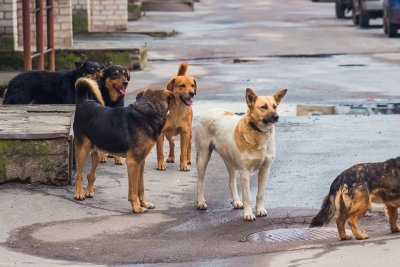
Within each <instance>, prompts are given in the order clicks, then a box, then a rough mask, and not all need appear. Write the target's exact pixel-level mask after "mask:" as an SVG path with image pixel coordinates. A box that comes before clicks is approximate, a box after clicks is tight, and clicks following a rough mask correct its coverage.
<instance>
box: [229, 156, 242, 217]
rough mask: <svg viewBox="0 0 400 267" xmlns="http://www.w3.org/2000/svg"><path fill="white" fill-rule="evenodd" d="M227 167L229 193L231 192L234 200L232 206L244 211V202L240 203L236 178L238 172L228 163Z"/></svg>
mask: <svg viewBox="0 0 400 267" xmlns="http://www.w3.org/2000/svg"><path fill="white" fill-rule="evenodd" d="M225 166H226V169H227V170H228V173H229V191H230V192H231V198H232V201H231V204H232V206H233V208H234V209H243V202H242V201H240V198H239V194H238V191H237V184H236V177H237V173H238V172H237V170H236V169H235V168H233V167H232V166H231V165H230V164H229V163H228V162H227V161H225Z"/></svg>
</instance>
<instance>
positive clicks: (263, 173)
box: [256, 160, 272, 217]
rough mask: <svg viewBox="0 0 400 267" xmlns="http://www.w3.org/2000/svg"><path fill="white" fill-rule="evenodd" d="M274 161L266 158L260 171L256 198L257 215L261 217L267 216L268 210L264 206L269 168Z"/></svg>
mask: <svg viewBox="0 0 400 267" xmlns="http://www.w3.org/2000/svg"><path fill="white" fill-rule="evenodd" d="M271 163H272V161H269V160H266V161H265V163H264V164H263V165H262V166H261V168H260V171H259V172H258V190H257V199H256V215H257V216H259V217H263V216H267V210H266V209H265V206H264V196H265V188H266V187H267V181H268V178H269V170H270V168H271Z"/></svg>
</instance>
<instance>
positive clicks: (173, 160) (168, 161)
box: [167, 158, 175, 163]
mask: <svg viewBox="0 0 400 267" xmlns="http://www.w3.org/2000/svg"><path fill="white" fill-rule="evenodd" d="M167 163H175V159H174V158H167Z"/></svg>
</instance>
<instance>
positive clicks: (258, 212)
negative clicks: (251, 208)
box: [256, 208, 268, 217]
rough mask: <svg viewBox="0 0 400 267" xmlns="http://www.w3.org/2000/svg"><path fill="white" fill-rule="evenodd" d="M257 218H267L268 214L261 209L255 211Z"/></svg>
mask: <svg viewBox="0 0 400 267" xmlns="http://www.w3.org/2000/svg"><path fill="white" fill-rule="evenodd" d="M256 214H257V217H264V216H267V214H268V212H267V210H266V209H264V208H262V209H257V212H256Z"/></svg>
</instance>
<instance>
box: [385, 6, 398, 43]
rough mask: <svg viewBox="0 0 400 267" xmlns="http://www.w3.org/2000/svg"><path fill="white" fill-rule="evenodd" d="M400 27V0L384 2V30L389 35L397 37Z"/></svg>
mask: <svg viewBox="0 0 400 267" xmlns="http://www.w3.org/2000/svg"><path fill="white" fill-rule="evenodd" d="M399 28H400V0H385V1H384V2H383V30H384V31H385V33H386V34H387V35H388V36H389V37H395V36H396V35H397V30H398V29H399Z"/></svg>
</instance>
